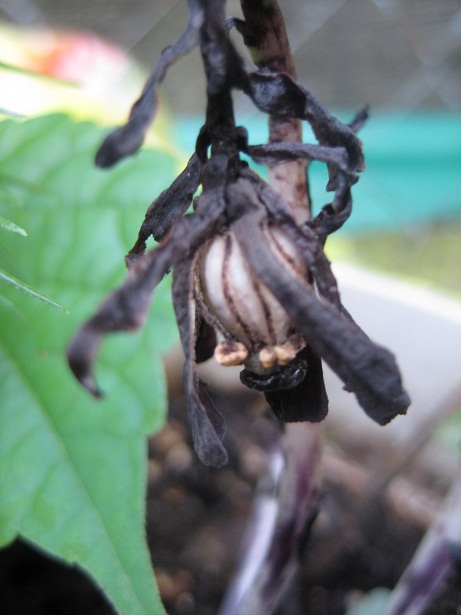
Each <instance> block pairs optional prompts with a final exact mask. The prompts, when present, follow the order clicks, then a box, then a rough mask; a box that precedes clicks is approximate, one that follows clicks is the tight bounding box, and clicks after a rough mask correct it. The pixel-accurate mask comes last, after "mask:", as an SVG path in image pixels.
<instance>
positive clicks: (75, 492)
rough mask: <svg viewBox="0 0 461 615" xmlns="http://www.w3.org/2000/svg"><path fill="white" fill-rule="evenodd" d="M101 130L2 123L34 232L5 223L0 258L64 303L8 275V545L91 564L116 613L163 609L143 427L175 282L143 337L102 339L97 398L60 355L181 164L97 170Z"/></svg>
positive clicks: (153, 162)
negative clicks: (149, 528) (24, 543)
mask: <svg viewBox="0 0 461 615" xmlns="http://www.w3.org/2000/svg"><path fill="white" fill-rule="evenodd" d="M101 138H102V133H101V130H100V129H99V128H96V127H95V126H94V125H92V124H89V123H75V122H73V121H72V120H71V119H70V118H68V117H66V116H64V115H53V116H46V117H42V118H38V119H34V120H30V121H26V122H23V123H20V122H15V121H13V120H6V121H4V122H3V123H0V182H1V183H2V190H5V187H7V188H8V191H9V194H10V196H11V198H12V199H13V200H16V201H18V202H21V203H22V207H21V212H20V216H19V218H20V219H16V220H15V221H14V224H17V225H18V226H19V227H20V228H25V229H27V233H28V237H27V238H23V237H19V236H18V235H17V234H15V233H11V232H3V231H2V234H1V237H0V239H1V240H2V244H3V249H2V251H1V253H0V266H1V267H2V269H3V270H4V271H5V272H6V273H7V275H9V276H11V277H12V278H17V279H18V278H19V279H21V280H25V281H26V283H27V284H28V285H32V286H33V287H34V288H39V289H40V292H43V293H45V295H46V296H52V297H54V298H55V299H56V300H57V301H58V302H59V303H60V304H62V305H63V306H65V308H66V310H68V313H67V312H64V311H59V310H56V309H53V308H52V307H50V306H49V305H47V304H45V303H43V302H41V301H36V300H35V299H33V298H31V297H30V296H28V295H26V294H23V293H20V292H17V290H16V289H15V288H14V287H13V286H11V285H10V284H2V282H1V280H0V291H1V295H2V296H3V300H2V301H1V302H0V313H1V317H0V391H1V403H0V421H1V430H0V456H1V459H0V463H1V467H2V472H1V480H0V544H3V545H5V544H8V542H9V541H11V540H13V539H14V538H15V536H17V535H18V534H20V535H22V536H24V537H26V538H28V539H29V540H31V541H33V542H34V543H36V544H37V545H39V546H40V547H42V548H43V549H45V550H47V551H49V552H51V553H54V554H56V555H57V556H59V557H61V558H64V559H65V560H67V561H68V562H76V563H77V564H78V565H79V566H81V567H83V568H84V569H86V570H87V571H88V572H89V573H90V574H91V575H92V576H93V577H94V578H95V579H96V581H97V583H98V584H99V585H100V586H101V587H102V588H103V589H104V591H105V592H106V595H107V596H108V598H109V600H111V601H112V602H113V604H114V605H115V607H116V609H117V610H118V611H119V612H120V613H121V614H128V613H129V614H130V615H138V614H152V615H155V614H160V613H164V610H163V607H162V605H161V603H160V599H159V596H158V591H157V589H156V585H155V580H154V578H153V575H152V572H151V567H150V560H149V553H148V550H147V547H146V544H145V537H144V495H145V486H146V485H145V483H146V434H147V433H150V432H152V431H154V430H156V429H158V428H159V427H161V425H162V423H163V421H164V417H165V406H166V404H165V382H164V376H163V367H162V362H161V353H162V352H164V351H165V350H166V349H167V348H168V347H170V346H171V344H172V343H174V342H175V341H176V327H175V323H174V318H173V315H172V310H171V307H170V297H169V288H168V282H167V281H164V282H163V283H162V285H161V286H160V287H159V289H158V290H157V292H156V296H155V298H154V303H153V309H152V313H151V315H150V318H149V322H148V323H147V325H146V327H145V328H144V329H143V331H142V333H137V334H131V335H120V336H112V337H110V338H109V339H108V340H107V341H106V343H105V344H104V346H103V349H102V352H101V355H100V360H99V361H98V366H99V369H98V374H97V375H98V378H99V380H100V383H101V385H102V386H103V388H104V389H105V390H106V393H107V397H106V398H105V399H104V400H103V401H102V402H99V401H95V400H93V399H91V398H90V397H89V396H88V394H87V393H86V392H85V391H83V390H81V389H80V388H79V386H78V385H77V384H76V382H74V380H73V378H72V376H71V375H70V373H69V370H68V369H67V365H66V363H65V356H64V355H65V347H66V344H67V342H68V341H69V339H70V337H71V335H72V334H73V332H74V331H75V330H76V328H77V327H78V325H79V324H80V323H81V322H82V320H83V319H84V318H85V317H87V316H89V315H90V314H91V312H92V311H93V310H94V308H95V306H96V305H97V304H98V302H99V301H100V300H101V299H102V298H103V297H104V296H105V295H106V294H107V292H108V291H110V290H111V289H113V288H114V287H115V286H116V285H117V284H118V283H119V282H121V280H123V278H124V276H125V275H126V270H125V265H124V262H123V256H124V254H125V253H126V252H127V250H128V249H129V248H130V247H131V244H132V243H133V242H134V239H135V237H136V233H137V228H138V227H139V224H140V222H141V221H142V219H143V216H144V211H145V209H146V207H147V205H148V204H149V203H150V202H151V200H152V199H153V197H154V196H155V195H156V194H158V192H159V191H160V190H162V189H163V188H165V187H166V185H167V184H168V183H169V182H170V181H171V180H172V179H173V177H174V175H175V173H176V171H177V166H178V162H179V161H178V160H176V159H174V158H173V157H172V156H171V155H169V154H166V153H163V152H160V151H144V152H142V153H141V154H140V155H139V156H138V157H137V158H136V159H132V160H129V161H126V162H125V163H123V164H121V165H119V166H118V167H117V168H116V169H115V170H113V171H109V172H107V171H101V170H97V169H94V168H93V164H92V158H93V155H94V151H95V149H96V147H97V145H98V144H99V142H100V141H101ZM31 187H33V188H31ZM10 217H11V216H8V219H10ZM3 230H4V229H3Z"/></svg>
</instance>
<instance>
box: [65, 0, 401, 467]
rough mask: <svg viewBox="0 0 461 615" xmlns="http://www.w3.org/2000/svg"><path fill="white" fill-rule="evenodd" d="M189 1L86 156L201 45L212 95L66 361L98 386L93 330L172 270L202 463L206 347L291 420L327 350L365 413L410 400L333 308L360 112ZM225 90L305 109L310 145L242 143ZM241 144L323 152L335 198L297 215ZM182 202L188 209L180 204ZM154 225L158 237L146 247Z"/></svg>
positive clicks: (220, 459) (209, 448) (273, 107)
mask: <svg viewBox="0 0 461 615" xmlns="http://www.w3.org/2000/svg"><path fill="white" fill-rule="evenodd" d="M189 10H190V21H189V25H188V28H187V29H186V31H185V33H184V34H183V36H182V37H181V38H180V39H179V40H178V41H177V42H176V43H175V44H174V45H172V46H171V47H169V48H167V49H166V50H165V51H164V52H163V54H162V56H161V58H160V60H159V63H158V65H157V67H156V69H155V71H154V73H153V75H152V76H151V78H150V79H149V80H148V82H147V84H146V86H145V88H144V91H143V93H142V95H141V97H140V99H139V100H138V101H137V102H136V103H135V105H134V106H133V108H132V111H131V114H130V118H129V121H128V123H127V124H126V125H125V126H124V127H122V128H120V129H118V130H116V131H115V132H114V133H112V134H111V135H109V137H108V138H107V139H106V141H105V142H104V143H103V145H102V146H101V148H100V150H99V152H98V154H97V156H96V161H97V163H98V164H99V165H100V166H110V165H111V164H113V163H114V162H116V161H117V160H119V159H120V158H122V157H123V156H125V155H128V154H130V153H132V152H133V151H135V150H136V149H138V148H139V147H140V145H141V143H142V141H143V137H144V133H145V131H146V130H147V127H148V125H149V123H150V121H151V120H152V118H153V115H154V112H155V106H156V89H157V86H158V83H159V82H160V81H161V80H162V79H163V77H164V75H165V72H166V70H167V68H168V66H169V65H170V64H171V63H172V62H173V61H175V60H176V59H177V58H178V57H180V56H181V55H183V54H184V53H185V52H187V51H189V50H190V49H191V48H192V47H193V46H194V45H195V44H199V45H200V49H201V52H202V56H203V60H204V66H205V73H206V76H207V95H208V105H207V112H206V121H205V124H204V126H203V128H202V129H201V131H200V134H199V136H198V138H197V144H196V152H195V153H194V154H193V156H192V157H191V159H190V160H189V163H188V165H187V167H186V169H185V170H184V171H183V172H182V173H181V174H180V175H179V177H178V178H177V179H176V180H175V181H174V182H173V184H172V185H171V186H170V187H169V188H168V189H167V190H165V191H164V192H163V193H162V194H161V195H160V196H159V197H158V198H157V199H156V200H155V201H154V202H153V203H152V205H151V206H150V207H149V209H148V210H147V213H146V218H145V220H144V222H143V224H142V226H141V229H140V232H139V236H138V239H137V241H136V243H135V245H134V247H133V249H132V250H131V251H130V253H129V254H128V256H127V258H126V261H127V265H128V268H129V274H128V277H127V279H126V281H125V283H124V284H123V285H122V286H121V287H120V288H119V289H118V290H116V291H115V292H114V293H113V294H112V295H110V296H109V297H108V298H107V299H106V300H105V301H104V302H103V303H102V304H101V306H100V307H99V308H98V310H97V312H96V314H95V315H94V316H93V317H91V318H90V319H89V320H88V321H86V322H85V323H84V324H83V325H82V327H81V328H80V329H79V331H78V332H77V334H76V335H75V337H74V339H73V340H72V342H71V344H70V346H69V349H68V359H69V363H70V366H71V368H72V370H73V372H74V374H75V375H76V377H77V378H78V379H79V381H80V382H81V383H82V384H83V385H84V386H85V387H86V388H87V389H88V390H89V391H90V392H91V393H93V394H94V395H96V396H98V395H100V391H99V389H98V387H97V385H96V383H95V381H94V378H93V375H92V363H93V361H94V358H95V355H96V353H97V350H98V348H99V345H100V343H101V341H102V338H103V336H104V335H105V334H107V333H110V332H113V331H121V330H129V329H133V328H137V327H139V326H140V325H141V323H142V322H143V320H144V318H145V317H146V314H147V311H148V308H149V305H150V301H151V296H152V293H153V291H154V289H155V287H156V285H157V284H158V283H159V282H160V280H161V279H162V277H163V276H164V275H165V274H166V273H167V272H168V271H169V270H170V269H171V268H172V269H173V286H172V293H173V304H174V309H175V313H176V319H177V323H178V327H179V331H180V337H181V343H182V346H183V349H184V353H185V359H186V360H185V369H184V383H185V391H186V397H187V401H188V408H189V422H190V426H191V431H192V436H193V440H194V445H195V448H196V451H197V453H198V455H199V457H200V458H201V459H202V461H203V462H204V463H205V464H209V465H216V466H219V465H222V464H223V463H225V462H226V460H227V453H226V451H225V449H224V447H223V445H222V440H223V437H224V429H225V428H224V421H223V418H222V416H221V414H220V413H219V412H218V410H217V409H216V408H215V407H214V405H213V402H212V400H211V399H210V397H209V395H208V393H207V391H206V388H205V387H204V386H203V384H202V383H201V382H200V380H199V378H198V376H197V372H196V363H197V362H199V361H203V360H206V359H207V358H209V357H210V356H212V355H213V354H214V355H215V357H216V359H217V360H218V362H219V363H221V364H222V365H243V368H244V369H243V370H242V372H241V380H242V382H243V383H244V384H246V385H247V386H250V387H252V388H255V389H258V390H260V391H263V392H264V393H265V395H266V398H267V401H268V403H269V404H270V406H271V408H272V409H273V411H274V413H275V414H276V415H277V416H278V418H279V419H280V420H282V421H287V422H296V421H305V420H309V421H320V420H322V419H323V418H324V417H325V415H326V413H327V409H328V400H327V395H326V392H325V387H324V383H323V375H322V364H321V359H323V360H324V361H325V362H326V363H328V365H329V366H330V367H331V368H332V369H333V370H334V371H335V372H336V373H337V374H338V376H339V377H340V378H341V379H342V380H343V382H344V385H345V387H346V388H347V389H348V390H349V391H351V392H353V393H355V395H356V397H357V399H358V401H359V403H360V405H361V406H362V407H363V409H364V410H365V412H366V413H367V414H368V415H369V416H370V417H371V418H372V419H374V420H375V421H377V422H378V423H379V424H385V423H387V422H388V421H390V420H391V419H392V418H394V417H395V416H396V415H397V414H402V413H405V412H406V409H407V407H408V405H409V403H410V400H409V398H408V395H407V394H406V393H405V391H404V390H403V388H402V383H401V378H400V373H399V370H398V367H397V365H396V362H395V358H394V356H393V355H392V354H391V353H390V352H389V351H388V350H386V349H385V348H383V347H381V346H378V345H377V344H375V343H373V342H372V341H371V340H370V339H369V338H368V337H367V336H366V335H365V333H364V332H363V331H362V330H361V329H360V328H359V327H358V326H357V325H356V324H355V322H354V321H353V320H352V318H351V317H350V315H349V314H348V313H347V312H346V310H345V309H344V308H343V306H342V305H341V301H340V297H339V293H338V289H337V285H336V281H335V278H334V276H333V274H332V272H331V269H330V264H329V261H328V259H327V258H326V256H325V254H324V252H323V245H324V242H325V239H326V237H327V235H329V234H330V233H332V232H333V231H335V230H337V229H338V228H339V227H340V226H342V224H344V222H345V221H346V220H347V218H348V217H349V215H350V213H351V208H352V200H351V186H352V185H353V184H354V183H355V182H356V181H357V174H358V173H359V172H360V171H361V170H362V169H363V166H364V165H363V155H362V150H361V143H360V141H359V140H358V138H357V137H356V131H357V130H358V129H359V128H360V126H361V125H362V124H363V122H364V121H365V119H366V112H361V113H360V114H358V116H357V117H356V118H355V120H354V121H353V122H352V123H351V124H350V125H344V124H342V123H341V122H339V121H338V120H337V119H336V118H335V117H333V116H332V115H331V114H329V113H328V112H327V111H326V110H325V109H323V107H322V106H321V105H320V103H319V102H318V101H317V100H316V99H315V97H314V96H313V95H312V94H311V93H310V92H309V91H308V90H307V89H305V88H303V87H302V86H300V85H299V84H298V83H297V82H295V81H294V80H293V79H292V78H291V77H289V76H288V75H286V74H284V73H273V72H267V71H257V72H253V73H252V72H250V71H249V70H248V69H247V68H246V66H245V65H244V62H243V61H242V59H241V58H240V56H239V55H238V54H237V52H236V50H235V49H234V47H233V45H232V44H231V42H230V39H229V37H228V31H227V23H226V21H225V18H224V1H223V0H218V1H215V2H210V1H207V0H190V1H189ZM233 89H240V90H242V91H243V92H245V93H246V94H247V95H248V96H249V97H250V98H251V99H252V100H253V102H254V103H255V105H256V106H257V107H258V108H259V109H260V110H262V111H264V112H266V113H270V114H276V115H282V116H288V117H294V118H299V119H303V120H307V121H308V122H309V123H310V124H311V126H312V128H313V131H314V134H315V135H316V137H317V139H318V141H319V144H318V145H302V144H295V143H285V142H278V143H272V144H269V145H258V146H250V145H249V144H248V137H247V133H246V131H245V130H244V129H243V128H242V127H237V126H236V125H235V120H234V112H233V104H232V90H233ZM241 152H244V153H245V154H247V155H249V156H250V157H252V158H253V159H254V160H255V161H257V162H260V163H264V164H268V165H274V164H278V163H280V162H285V161H287V160H298V159H303V160H305V161H306V163H308V162H309V161H310V160H320V161H323V162H325V163H326V164H327V165H328V170H329V183H328V186H327V188H328V190H331V191H334V199H333V202H332V203H331V204H329V205H326V206H325V207H324V208H323V209H322V211H321V212H320V214H318V215H317V216H316V217H314V218H311V219H309V220H307V221H306V222H304V223H302V224H300V223H298V222H297V221H296V220H295V219H294V217H293V214H292V212H291V210H290V208H289V207H288V206H287V204H286V203H285V202H284V201H283V199H282V198H281V197H280V196H279V195H277V194H276V193H275V192H274V191H273V190H272V189H271V187H270V186H269V185H268V184H267V183H266V182H265V181H264V180H263V179H261V177H259V176H258V175H257V174H256V173H255V172H254V171H252V170H251V169H250V168H249V167H248V165H247V163H246V162H244V161H242V159H241V156H240V153H241ZM199 187H201V193H200V195H199V196H198V197H195V199H194V194H196V192H197V189H198V188H199ZM192 201H193V202H194V208H195V209H194V212H193V213H192V214H186V213H185V212H186V210H187V209H188V208H189V206H190V204H191V202H192ZM151 235H152V236H153V237H154V239H156V240H157V241H158V242H159V244H158V246H157V247H155V248H153V249H152V250H151V251H149V252H147V253H145V250H146V241H147V239H148V237H150V236H151Z"/></svg>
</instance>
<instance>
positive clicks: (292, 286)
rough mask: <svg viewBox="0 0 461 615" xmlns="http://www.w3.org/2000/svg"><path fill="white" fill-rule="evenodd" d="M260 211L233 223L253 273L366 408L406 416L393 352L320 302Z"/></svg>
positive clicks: (383, 418) (387, 416) (382, 415)
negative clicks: (274, 245)
mask: <svg viewBox="0 0 461 615" xmlns="http://www.w3.org/2000/svg"><path fill="white" fill-rule="evenodd" d="M260 223H261V212H256V213H255V212H253V213H250V214H247V215H246V216H243V217H242V218H241V219H239V220H237V221H236V222H234V227H235V233H236V237H237V238H238V241H239V243H240V246H241V248H242V251H243V253H244V254H245V257H246V259H247V261H248V263H249V266H250V267H251V269H252V271H253V272H254V274H255V275H256V276H257V277H258V278H259V279H260V280H261V281H262V282H263V283H264V284H265V285H266V286H267V287H268V289H269V290H270V291H271V292H272V293H273V295H274V296H275V297H276V298H277V299H278V301H279V302H280V303H281V304H282V305H283V306H284V307H285V309H286V312H287V314H288V315H289V316H290V318H292V319H293V322H295V323H296V324H297V325H298V327H299V329H300V331H301V333H302V334H303V336H304V337H305V339H306V340H307V341H308V343H309V344H310V346H311V347H312V350H313V351H314V352H315V353H316V354H318V355H319V356H321V357H322V358H323V359H324V360H325V361H326V362H327V363H328V364H329V366H330V367H331V368H332V369H333V371H335V372H336V373H337V374H338V376H339V377H340V378H341V380H342V381H343V382H344V384H345V385H346V387H347V389H348V390H350V391H352V392H354V393H355V395H356V397H357V400H358V401H359V403H360V405H361V406H362V408H363V409H364V410H365V412H366V413H367V414H368V415H369V416H370V417H371V418H372V419H374V420H375V421H376V422H377V423H379V424H380V425H385V424H386V423H388V422H389V421H390V420H392V419H393V418H394V417H395V416H396V415H397V414H405V412H406V410H407V408H408V406H409V404H410V399H409V397H408V395H407V393H406V392H405V391H404V389H403V387H402V382H401V378H400V372H399V369H398V367H397V364H396V362H395V357H394V355H393V354H392V353H391V352H389V351H388V350H386V349H385V348H383V347H381V346H378V345H377V344H375V343H373V342H372V341H371V340H370V339H369V338H368V337H367V336H366V335H365V333H364V332H363V331H362V330H361V329H360V328H359V327H358V326H357V325H356V324H355V323H354V322H353V321H351V320H350V319H349V318H347V317H346V316H344V315H343V314H342V313H341V312H339V311H338V310H337V309H336V308H334V307H333V306H331V305H330V304H329V303H327V302H326V301H320V300H319V299H318V298H317V297H316V296H315V294H314V292H313V291H310V290H309V289H308V288H307V287H306V286H303V285H302V284H301V283H300V282H299V281H298V280H296V278H294V277H293V276H292V275H291V273H290V272H289V271H288V270H287V269H286V268H285V267H284V266H283V264H282V263H281V262H280V261H279V260H278V259H277V257H276V256H275V255H274V254H272V253H271V250H270V249H268V248H267V246H265V244H264V232H263V230H262V228H261V225H260Z"/></svg>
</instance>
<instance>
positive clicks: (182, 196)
mask: <svg viewBox="0 0 461 615" xmlns="http://www.w3.org/2000/svg"><path fill="white" fill-rule="evenodd" d="M200 169H201V163H200V161H199V159H198V157H197V155H196V154H193V155H192V156H191V158H190V159H189V162H188V163H187V166H186V168H185V169H184V171H183V172H182V173H181V174H180V175H179V176H178V177H177V178H176V179H175V180H174V182H173V183H172V184H171V186H169V188H167V189H166V190H164V191H163V192H162V193H161V194H160V195H159V196H158V197H157V198H156V199H155V201H154V202H153V203H152V204H151V205H150V207H149V208H148V210H147V212H146V216H145V218H144V222H143V223H142V225H141V228H140V229H139V234H138V238H137V240H136V243H135V244H134V246H133V247H132V248H131V250H130V251H129V252H128V254H127V256H126V258H125V260H126V263H127V265H128V267H131V266H132V265H133V264H134V263H135V262H136V260H137V259H138V258H139V257H140V256H141V255H142V254H144V252H145V250H146V242H147V240H148V238H149V237H150V236H152V237H153V238H154V239H155V240H156V241H161V240H162V239H163V238H164V237H165V235H166V234H167V232H168V231H169V230H170V228H171V227H172V226H173V224H175V222H177V221H178V220H179V219H180V218H181V216H182V215H183V214H184V213H185V212H186V211H187V209H188V208H189V206H190V204H191V202H192V198H193V196H194V194H195V192H196V190H197V188H198V186H199V182H200Z"/></svg>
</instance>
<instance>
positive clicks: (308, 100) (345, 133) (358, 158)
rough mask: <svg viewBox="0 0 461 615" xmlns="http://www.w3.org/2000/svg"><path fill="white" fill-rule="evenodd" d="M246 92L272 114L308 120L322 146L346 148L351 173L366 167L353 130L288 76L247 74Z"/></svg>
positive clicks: (262, 72)
mask: <svg viewBox="0 0 461 615" xmlns="http://www.w3.org/2000/svg"><path fill="white" fill-rule="evenodd" d="M246 88H247V89H246V93H247V94H248V95H249V96H250V97H251V99H252V100H253V102H254V103H255V104H256V106H257V107H258V108H259V109H260V110H261V111H264V112H265V113H269V114H270V115H276V116H277V115H278V116H288V117H295V118H298V119H303V120H307V121H308V122H309V123H310V125H311V126H312V130H313V131H314V134H315V136H316V137H317V139H318V141H319V143H320V144H321V145H327V146H330V147H338V146H339V147H344V148H345V149H346V150H347V153H348V155H349V164H350V169H351V171H361V170H363V168H364V160H363V154H362V147H361V143H360V141H359V139H358V138H357V137H356V135H355V133H354V131H353V130H352V129H351V128H350V127H349V126H347V125H346V124H343V123H342V122H340V121H339V120H338V119H337V118H336V117H335V116H334V115H332V114H331V113H329V112H328V111H327V110H326V109H324V108H323V107H322V105H321V104H320V102H319V101H318V100H317V99H316V98H315V96H314V95H313V94H312V93H311V92H309V90H307V89H306V88H304V87H303V86H301V85H300V84H299V83H297V82H296V81H294V79H292V78H291V77H290V76H289V75H287V74H285V73H271V72H268V71H259V72H256V73H252V74H250V75H248V81H247V85H246Z"/></svg>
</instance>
